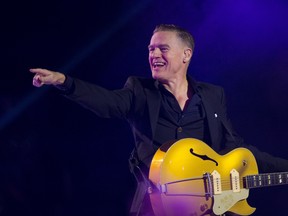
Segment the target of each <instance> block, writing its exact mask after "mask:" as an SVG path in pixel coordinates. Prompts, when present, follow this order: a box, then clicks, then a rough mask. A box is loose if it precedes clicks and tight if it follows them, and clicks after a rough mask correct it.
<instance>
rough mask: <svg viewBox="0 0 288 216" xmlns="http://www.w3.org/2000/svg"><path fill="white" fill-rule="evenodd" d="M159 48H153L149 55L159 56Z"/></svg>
mask: <svg viewBox="0 0 288 216" xmlns="http://www.w3.org/2000/svg"><path fill="white" fill-rule="evenodd" d="M161 54H162V53H161V50H160V49H159V48H155V49H154V50H153V51H151V52H150V56H151V57H153V58H156V57H160V56H161Z"/></svg>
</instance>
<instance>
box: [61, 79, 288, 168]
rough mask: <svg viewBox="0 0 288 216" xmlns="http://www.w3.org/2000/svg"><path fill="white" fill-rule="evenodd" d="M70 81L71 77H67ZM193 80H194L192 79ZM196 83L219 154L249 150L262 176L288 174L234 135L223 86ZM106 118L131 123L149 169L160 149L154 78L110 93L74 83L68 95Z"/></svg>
mask: <svg viewBox="0 0 288 216" xmlns="http://www.w3.org/2000/svg"><path fill="white" fill-rule="evenodd" d="M67 78H68V79H71V77H67ZM190 80H191V78H190ZM192 82H193V88H194V90H195V91H196V93H197V94H199V96H200V97H201V99H202V102H203V106H204V109H205V111H206V116H207V122H208V128H209V133H210V140H211V143H207V144H209V145H210V146H211V147H212V148H213V149H214V150H215V151H216V152H218V153H219V154H222V153H226V152H228V151H230V150H232V149H233V148H236V147H240V146H241V147H246V148H248V149H250V150H251V151H252V153H253V154H254V156H255V157H256V160H257V163H258V168H259V172H276V171H277V172H278V171H287V170H288V161H287V160H285V159H281V158H277V157H273V156H272V155H270V154H267V153H264V152H261V151H259V150H258V149H257V148H256V147H254V146H251V145H247V144H245V143H244V141H243V139H242V138H241V137H240V136H239V135H238V134H237V133H236V132H235V130H234V129H233V127H232V124H231V122H230V120H229V118H228V116H227V111H226V100H225V94H224V90H223V88H222V87H220V86H216V85H212V84H208V83H203V82H196V81H192ZM66 97H68V98H69V99H71V100H73V101H75V102H77V103H79V104H81V105H82V106H84V107H85V108H87V109H90V110H91V111H93V112H94V113H96V114H97V115H98V116H99V117H103V118H121V119H125V120H127V121H128V122H129V124H130V126H131V128H132V132H133V135H134V140H135V149H136V152H137V156H138V158H139V160H140V161H141V162H142V163H143V164H144V165H145V166H146V167H147V168H149V165H150V162H151V159H152V157H153V155H154V153H155V152H156V150H157V148H158V146H155V145H154V144H153V138H154V133H155V128H156V124H157V120H158V116H159V115H158V114H159V110H160V104H161V96H160V92H159V90H158V82H157V81H155V80H154V79H152V78H140V77H133V76H131V77H129V78H128V79H127V81H126V83H125V86H124V87H123V88H122V89H118V90H113V91H111V90H107V89H105V88H102V87H100V86H98V85H95V84H91V83H87V82H85V81H82V80H78V79H74V83H73V91H72V92H70V94H68V95H66Z"/></svg>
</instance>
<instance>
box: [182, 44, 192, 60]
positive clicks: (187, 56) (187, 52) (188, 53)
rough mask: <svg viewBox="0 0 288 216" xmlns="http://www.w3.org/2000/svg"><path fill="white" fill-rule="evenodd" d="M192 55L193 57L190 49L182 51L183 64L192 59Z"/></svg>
mask: <svg viewBox="0 0 288 216" xmlns="http://www.w3.org/2000/svg"><path fill="white" fill-rule="evenodd" d="M192 55H193V52H192V49H191V48H186V49H185V50H184V59H183V62H184V63H186V62H189V61H190V60H191V58H192Z"/></svg>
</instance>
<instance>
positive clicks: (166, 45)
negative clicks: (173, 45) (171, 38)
mask: <svg viewBox="0 0 288 216" xmlns="http://www.w3.org/2000/svg"><path fill="white" fill-rule="evenodd" d="M155 47H159V48H163V47H170V46H169V45H168V44H159V45H148V49H150V48H155Z"/></svg>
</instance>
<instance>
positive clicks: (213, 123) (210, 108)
mask: <svg viewBox="0 0 288 216" xmlns="http://www.w3.org/2000/svg"><path fill="white" fill-rule="evenodd" d="M198 94H199V95H200V97H201V99H202V103H203V106H204V109H205V112H206V116H207V123H208V128H209V133H210V138H211V147H213V148H214V149H215V150H217V149H218V148H220V144H221V132H220V131H219V125H221V119H220V118H219V117H220V116H219V113H218V112H217V110H216V108H215V107H216V106H215V104H217V103H213V98H212V97H210V95H209V94H205V93H203V92H201V91H199V92H198Z"/></svg>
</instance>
